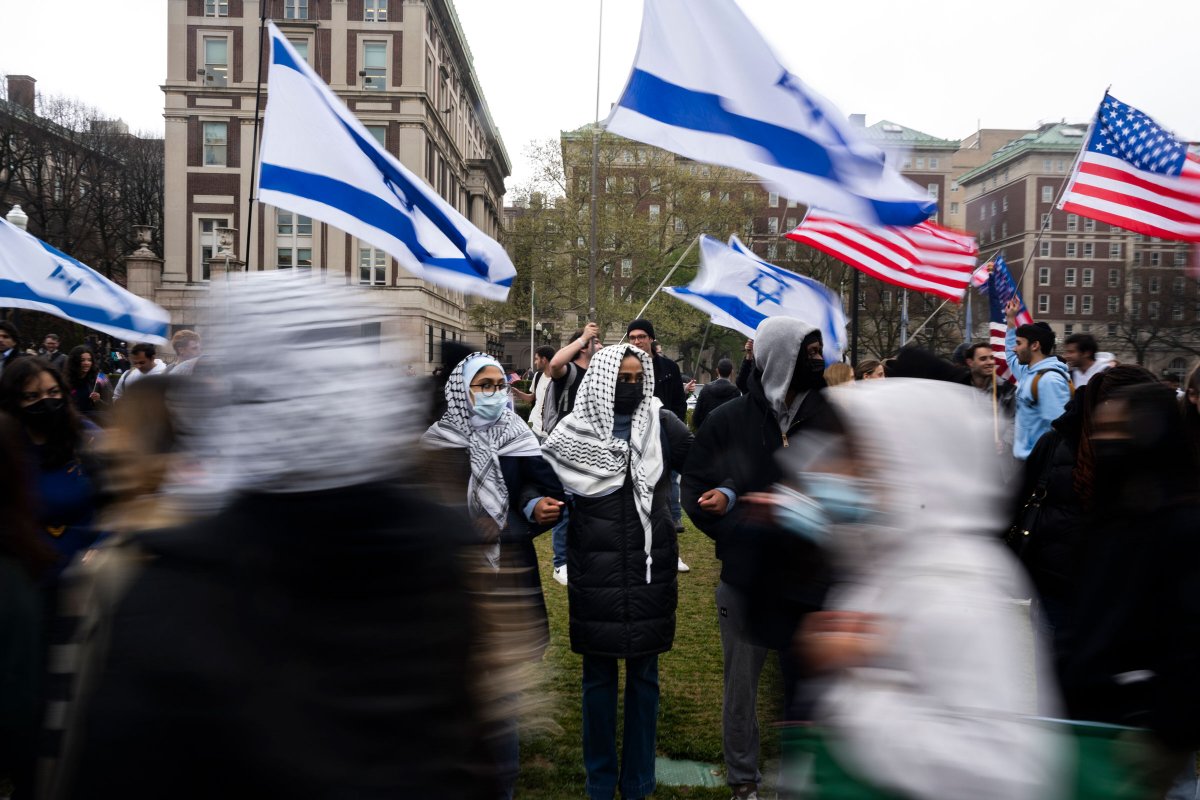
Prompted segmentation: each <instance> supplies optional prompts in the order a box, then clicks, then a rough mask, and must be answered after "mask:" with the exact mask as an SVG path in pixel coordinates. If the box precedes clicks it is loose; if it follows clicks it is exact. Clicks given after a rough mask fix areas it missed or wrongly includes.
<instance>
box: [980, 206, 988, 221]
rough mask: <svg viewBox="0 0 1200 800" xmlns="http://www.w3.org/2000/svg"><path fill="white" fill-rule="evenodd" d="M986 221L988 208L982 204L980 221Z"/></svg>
mask: <svg viewBox="0 0 1200 800" xmlns="http://www.w3.org/2000/svg"><path fill="white" fill-rule="evenodd" d="M985 219H987V206H985V205H984V204H983V203H980V204H979V221H980V222H983V221H984V220H985Z"/></svg>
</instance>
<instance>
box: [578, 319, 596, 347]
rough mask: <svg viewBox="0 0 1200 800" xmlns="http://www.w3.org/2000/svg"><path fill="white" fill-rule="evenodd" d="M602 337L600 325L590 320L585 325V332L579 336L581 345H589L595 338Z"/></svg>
mask: <svg viewBox="0 0 1200 800" xmlns="http://www.w3.org/2000/svg"><path fill="white" fill-rule="evenodd" d="M599 338H600V326H599V325H597V324H596V323H594V322H589V323H588V324H587V325H584V326H583V334H582V335H581V336H580V337H579V346H580V347H587V346H588V345H589V344H591V342H592V340H593V339H599Z"/></svg>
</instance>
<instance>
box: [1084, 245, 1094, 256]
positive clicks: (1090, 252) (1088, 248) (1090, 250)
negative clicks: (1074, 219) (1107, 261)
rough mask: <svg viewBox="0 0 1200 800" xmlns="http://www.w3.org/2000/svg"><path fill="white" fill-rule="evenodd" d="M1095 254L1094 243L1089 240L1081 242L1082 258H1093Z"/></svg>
mask: <svg viewBox="0 0 1200 800" xmlns="http://www.w3.org/2000/svg"><path fill="white" fill-rule="evenodd" d="M1095 255H1096V246H1095V245H1094V244H1092V243H1091V242H1084V243H1083V257H1084V258H1094V257H1095Z"/></svg>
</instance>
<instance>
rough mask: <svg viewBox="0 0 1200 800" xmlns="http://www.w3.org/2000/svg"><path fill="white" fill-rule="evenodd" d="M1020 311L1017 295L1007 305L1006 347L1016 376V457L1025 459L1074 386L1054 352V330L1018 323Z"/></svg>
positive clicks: (1047, 327) (1065, 401) (1042, 323)
mask: <svg viewBox="0 0 1200 800" xmlns="http://www.w3.org/2000/svg"><path fill="white" fill-rule="evenodd" d="M1020 312H1021V300H1020V298H1018V297H1013V298H1012V299H1010V300H1009V301H1008V304H1007V305H1006V306H1005V307H1004V313H1005V315H1006V317H1007V322H1008V325H1007V332H1006V333H1005V337H1004V347H1005V358H1006V360H1007V362H1008V368H1009V371H1011V372H1012V374H1013V376H1014V377H1015V378H1016V379H1017V418H1016V433H1015V435H1014V437H1013V456H1014V457H1015V458H1017V459H1019V460H1021V461H1024V460H1025V459H1027V458H1028V457H1029V454H1030V452H1032V450H1033V446H1034V445H1035V444H1037V441H1038V439H1040V438H1041V437H1042V434H1044V433H1045V432H1046V431H1048V430H1050V423H1052V422H1054V420H1056V419H1058V418H1059V417H1060V416H1061V415H1062V413H1063V409H1064V408H1066V406H1067V401H1068V400H1070V399H1071V395H1072V394H1073V393H1074V392H1075V386H1074V385H1073V384H1072V383H1071V373H1070V372H1069V371H1068V370H1067V365H1066V364H1064V363H1063V362H1062V361H1060V360H1059V358H1058V357H1057V356H1056V355H1054V331H1053V329H1051V327H1050V326H1049V325H1047V324H1046V323H1045V322H1029V323H1026V324H1024V325H1021V324H1019V323H1018V321H1017V315H1018V314H1020Z"/></svg>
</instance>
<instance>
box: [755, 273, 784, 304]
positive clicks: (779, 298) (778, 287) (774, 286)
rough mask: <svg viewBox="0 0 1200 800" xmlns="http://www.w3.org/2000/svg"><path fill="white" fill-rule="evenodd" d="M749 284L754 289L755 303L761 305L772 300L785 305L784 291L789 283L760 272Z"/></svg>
mask: <svg viewBox="0 0 1200 800" xmlns="http://www.w3.org/2000/svg"><path fill="white" fill-rule="evenodd" d="M747 286H748V287H749V288H751V289H753V290H754V297H755V300H754V305H756V306H761V305H762V304H763V303H765V302H767V301H768V300H770V301H771V302H772V303H774V304H775V305H777V306H778V305H783V292H784V290H785V289H787V288H788V287H787V284H786V283H784V282H783V281H781V280H779V279H778V278H776V277H775V276H774V275H769V274H767V273H766V272H760V273H758V277H757V278H755V279H754V280H752V281H750V283H749V284H747Z"/></svg>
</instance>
